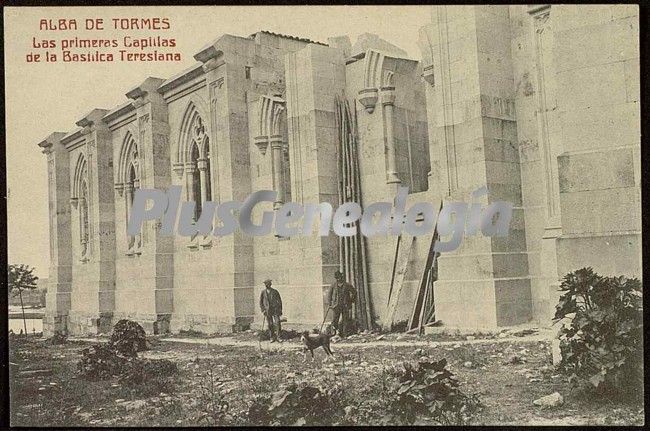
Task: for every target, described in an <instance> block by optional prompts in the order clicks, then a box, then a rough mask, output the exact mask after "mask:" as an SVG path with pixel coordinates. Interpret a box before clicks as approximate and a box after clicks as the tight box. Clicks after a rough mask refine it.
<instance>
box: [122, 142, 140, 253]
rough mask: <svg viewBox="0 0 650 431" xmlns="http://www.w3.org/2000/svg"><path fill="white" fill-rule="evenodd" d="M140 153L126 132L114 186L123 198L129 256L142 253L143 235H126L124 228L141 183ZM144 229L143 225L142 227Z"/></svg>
mask: <svg viewBox="0 0 650 431" xmlns="http://www.w3.org/2000/svg"><path fill="white" fill-rule="evenodd" d="M141 165H142V162H141V155H140V153H139V151H138V144H137V143H136V142H135V139H134V138H133V136H132V135H131V133H127V134H126V136H125V138H124V141H123V144H122V149H121V151H120V158H119V161H118V167H117V169H118V170H117V175H116V178H117V183H116V184H115V188H116V189H117V190H118V191H119V194H120V196H121V197H123V199H124V209H125V213H124V235H125V236H126V238H127V239H126V248H127V252H126V254H127V255H129V256H133V255H139V254H141V253H142V245H143V235H142V232H140V233H139V234H138V235H135V236H130V235H128V233H127V231H126V229H127V226H128V223H129V218H130V217H131V208H132V206H133V199H134V197H135V192H136V190H138V189H139V188H140V187H141V185H142V170H141ZM142 228H143V229H145V226H143V227H142Z"/></svg>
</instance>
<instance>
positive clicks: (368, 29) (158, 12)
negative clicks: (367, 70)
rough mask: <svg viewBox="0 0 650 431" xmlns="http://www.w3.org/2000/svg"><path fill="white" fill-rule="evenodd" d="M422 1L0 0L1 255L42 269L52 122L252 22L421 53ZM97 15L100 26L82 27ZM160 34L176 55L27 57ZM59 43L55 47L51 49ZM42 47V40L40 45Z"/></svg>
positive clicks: (246, 31) (168, 70)
mask: <svg viewBox="0 0 650 431" xmlns="http://www.w3.org/2000/svg"><path fill="white" fill-rule="evenodd" d="M123 17H142V18H153V17H161V18H162V17H166V18H168V19H169V22H170V27H171V28H170V29H169V30H167V31H164V32H137V31H135V32H132V31H129V32H124V31H119V32H114V31H112V30H110V29H109V28H108V27H109V24H110V23H111V18H123ZM430 17H431V14H430V7H426V6H322V7H321V6H319V7H315V6H253V7H245V6H169V7H158V6H156V7H152V6H151V7H144V6H132V7H19V8H15V7H14V8H12V7H6V8H4V25H5V34H4V40H5V46H4V56H5V94H6V96H5V97H6V100H5V109H6V129H7V142H6V143H5V147H6V160H7V217H8V259H9V263H10V264H12V263H24V264H28V265H30V266H33V267H35V268H36V274H37V275H38V276H39V277H41V278H45V277H48V267H49V259H50V258H49V226H48V213H47V212H48V202H47V196H48V193H47V163H46V156H45V155H44V154H42V153H41V149H40V148H39V147H38V146H37V144H38V143H39V142H41V141H42V140H43V138H45V137H46V136H48V135H49V134H50V133H52V132H54V131H62V132H68V131H70V130H72V129H74V128H75V122H76V121H78V120H79V119H80V118H82V117H83V116H84V115H85V114H86V113H88V112H90V111H91V110H92V109H94V108H105V109H110V108H113V107H115V106H117V105H119V104H121V103H124V102H125V101H126V100H127V99H126V96H125V93H126V92H127V91H128V90H130V89H131V88H133V87H134V86H135V85H138V84H139V83H141V82H142V81H143V80H144V79H145V78H147V77H148V76H156V77H160V78H168V77H170V76H172V75H175V74H177V73H178V72H180V71H181V70H183V69H184V68H187V67H189V66H191V65H192V64H194V63H195V60H194V59H193V57H192V56H193V55H194V54H196V53H197V52H198V51H199V49H200V48H202V47H203V46H204V45H206V44H207V43H209V42H211V41H213V40H215V39H216V38H218V37H219V36H221V35H222V34H233V35H237V36H248V35H250V34H252V33H255V32H257V31H260V30H267V31H271V32H274V33H282V34H288V35H292V36H299V37H304V38H308V39H311V40H314V41H318V42H324V43H327V38H328V37H333V36H341V35H347V36H349V37H350V39H351V41H352V43H353V44H354V42H355V40H356V38H357V37H358V36H359V35H360V34H363V33H375V34H377V35H379V37H381V38H383V39H385V40H387V41H389V42H391V43H392V44H394V45H397V46H399V47H400V48H402V49H404V50H405V51H406V52H407V53H408V54H409V56H410V57H411V58H413V59H415V60H419V59H420V57H421V55H420V52H419V49H418V46H417V39H418V31H419V29H420V28H421V27H422V26H424V25H427V24H428V23H429V22H430V19H431V18H430ZM59 18H68V19H73V18H74V19H76V20H77V24H78V25H79V29H78V30H77V31H48V30H40V29H39V22H40V20H42V19H53V20H58V19H59ZM87 18H102V19H103V20H104V22H105V27H106V29H105V30H104V31H101V32H99V31H95V32H89V31H86V30H84V29H83V27H84V24H83V23H84V20H85V19H87ZM126 34H131V35H134V36H152V35H160V36H162V37H173V38H175V39H176V40H177V43H178V46H177V51H179V52H180V53H181V54H182V61H181V62H130V63H127V62H119V61H118V62H113V63H63V62H57V63H47V62H39V63H28V62H27V61H26V55H27V53H29V52H30V51H37V50H36V49H35V48H33V45H34V43H36V44H42V43H43V42H42V41H43V40H50V39H59V40H60V39H61V38H73V37H75V36H78V37H79V38H109V39H110V38H113V37H118V38H121V36H124V35H126ZM56 50H57V51H59V49H58V48H57V49H56ZM41 51H42V49H41Z"/></svg>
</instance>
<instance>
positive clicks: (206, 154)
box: [174, 103, 212, 248]
mask: <svg viewBox="0 0 650 431" xmlns="http://www.w3.org/2000/svg"><path fill="white" fill-rule="evenodd" d="M211 169H212V167H211V154H210V140H209V138H208V130H207V127H206V125H205V123H204V122H203V117H202V116H201V115H200V114H199V111H198V110H197V107H196V106H195V105H194V103H190V104H189V105H188V107H187V110H186V112H185V115H184V116H183V120H182V123H181V128H180V133H179V143H178V155H177V159H176V162H175V163H174V171H175V172H176V173H177V174H178V175H179V177H180V178H184V182H185V199H186V201H190V202H194V213H193V214H192V219H193V221H194V222H197V221H198V220H199V219H200V218H201V214H202V210H203V208H204V202H206V201H211V200H212V174H211ZM183 174H184V177H183ZM211 244H212V240H211V235H195V236H193V237H192V239H191V240H190V242H189V243H188V247H190V248H196V247H198V246H199V245H201V246H202V247H205V248H207V247H210V246H211Z"/></svg>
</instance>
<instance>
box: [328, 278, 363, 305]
mask: <svg viewBox="0 0 650 431" xmlns="http://www.w3.org/2000/svg"><path fill="white" fill-rule="evenodd" d="M356 297H357V292H356V290H355V289H354V287H353V286H352V285H351V284H350V283H348V282H343V283H341V284H338V282H335V283H333V284H332V286H331V287H330V291H329V295H328V304H329V306H330V307H331V308H346V309H347V308H349V307H351V306H352V304H354V302H355V301H356Z"/></svg>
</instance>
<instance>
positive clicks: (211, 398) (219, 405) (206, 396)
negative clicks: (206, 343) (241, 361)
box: [195, 361, 232, 426]
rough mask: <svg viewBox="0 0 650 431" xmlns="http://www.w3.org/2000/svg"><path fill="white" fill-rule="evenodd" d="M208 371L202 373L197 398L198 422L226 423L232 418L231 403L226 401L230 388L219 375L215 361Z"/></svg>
mask: <svg viewBox="0 0 650 431" xmlns="http://www.w3.org/2000/svg"><path fill="white" fill-rule="evenodd" d="M207 367H208V368H207V371H206V372H205V373H204V374H202V375H200V376H199V377H200V380H199V391H198V394H197V397H196V399H195V404H196V406H197V407H198V410H199V412H200V413H199V415H198V416H197V417H196V418H195V419H196V421H197V422H199V423H201V422H205V424H206V425H208V426H215V425H226V424H228V423H229V422H230V421H231V420H232V415H231V414H230V413H229V411H230V403H228V401H226V395H227V394H228V393H229V390H228V389H226V388H225V383H224V382H223V381H222V380H221V379H220V378H219V376H218V375H217V371H215V367H214V363H213V362H211V361H210V362H209V363H208V366H207Z"/></svg>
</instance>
